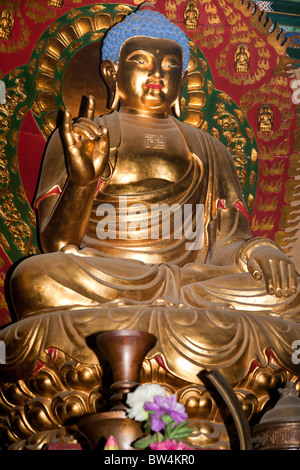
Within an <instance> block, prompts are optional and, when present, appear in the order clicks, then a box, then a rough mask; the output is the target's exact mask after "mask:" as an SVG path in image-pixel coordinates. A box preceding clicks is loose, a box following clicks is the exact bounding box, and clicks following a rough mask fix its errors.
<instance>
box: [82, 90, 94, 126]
mask: <svg viewBox="0 0 300 470" xmlns="http://www.w3.org/2000/svg"><path fill="white" fill-rule="evenodd" d="M84 117H86V118H88V119H90V120H91V121H93V120H94V117H95V98H94V97H93V96H92V95H89V96H88V100H87V105H86V109H85V113H84Z"/></svg>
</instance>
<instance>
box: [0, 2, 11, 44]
mask: <svg viewBox="0 0 300 470" xmlns="http://www.w3.org/2000/svg"><path fill="white" fill-rule="evenodd" d="M13 25H14V13H13V10H11V9H10V8H4V9H3V10H2V11H1V13H0V38H2V39H6V40H7V39H9V38H10V35H11V31H12V28H13Z"/></svg>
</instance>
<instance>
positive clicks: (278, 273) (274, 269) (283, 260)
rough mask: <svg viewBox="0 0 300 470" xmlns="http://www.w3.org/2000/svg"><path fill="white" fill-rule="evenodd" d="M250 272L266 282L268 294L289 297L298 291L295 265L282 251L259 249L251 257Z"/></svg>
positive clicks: (267, 248) (255, 277) (258, 279)
mask: <svg viewBox="0 0 300 470" xmlns="http://www.w3.org/2000/svg"><path fill="white" fill-rule="evenodd" d="M248 270H249V272H250V273H251V274H252V276H253V277H254V279H256V280H257V281H260V280H262V279H264V280H265V283H266V289H267V292H268V294H270V295H275V296H276V297H282V296H284V297H289V296H290V295H292V294H294V293H295V292H296V291H297V273H296V269H295V266H294V263H293V262H292V261H291V260H290V259H289V258H288V257H287V256H286V255H285V254H284V253H283V252H282V251H280V250H276V249H275V248H273V247H271V246H270V247H267V246H264V247H260V248H259V247H258V248H256V249H255V250H254V251H253V252H252V254H251V255H250V257H249V260H248Z"/></svg>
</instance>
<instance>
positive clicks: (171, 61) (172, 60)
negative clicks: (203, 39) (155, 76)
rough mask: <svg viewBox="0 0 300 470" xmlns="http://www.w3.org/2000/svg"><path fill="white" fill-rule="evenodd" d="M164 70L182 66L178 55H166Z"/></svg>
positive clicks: (163, 64) (163, 63)
mask: <svg viewBox="0 0 300 470" xmlns="http://www.w3.org/2000/svg"><path fill="white" fill-rule="evenodd" d="M162 68H163V69H164V70H174V69H178V68H180V62H179V60H178V59H177V58H176V57H166V58H165V59H164V60H163V62H162Z"/></svg>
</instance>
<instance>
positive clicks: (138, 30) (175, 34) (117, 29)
mask: <svg viewBox="0 0 300 470" xmlns="http://www.w3.org/2000/svg"><path fill="white" fill-rule="evenodd" d="M143 5H146V4H143ZM150 5H151V4H150ZM151 6H152V5H151ZM135 36H141V37H151V38H155V39H172V40H173V41H176V42H177V43H178V44H179V45H180V46H181V47H182V51H183V72H184V71H185V70H186V69H187V67H188V63H189V58H190V47H189V43H188V38H187V37H186V35H185V34H184V32H183V31H182V30H181V29H180V28H179V27H178V26H176V25H175V24H174V23H172V22H171V21H170V20H169V19H168V18H166V17H165V16H164V15H162V14H161V13H159V12H158V11H155V10H153V9H148V8H140V9H139V10H137V11H136V12H133V13H130V14H129V15H128V16H127V17H126V18H125V19H124V20H122V21H121V22H120V23H117V24H116V25H115V26H113V27H112V28H111V29H110V30H109V31H108V33H107V35H106V37H105V39H104V40H103V47H102V60H105V59H110V60H112V61H113V62H114V63H115V64H116V65H117V63H118V60H119V53H120V49H121V47H122V45H123V44H124V42H125V41H126V40H127V39H131V38H133V37H135Z"/></svg>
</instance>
